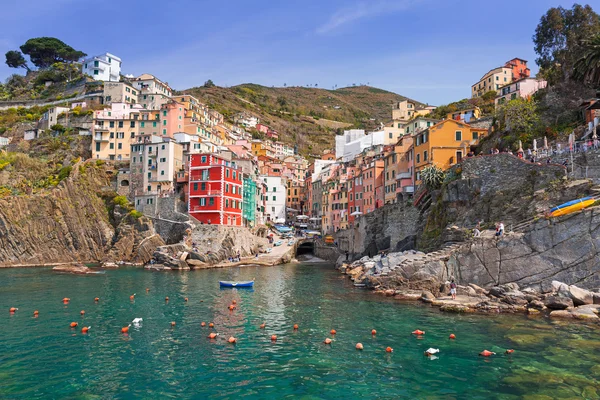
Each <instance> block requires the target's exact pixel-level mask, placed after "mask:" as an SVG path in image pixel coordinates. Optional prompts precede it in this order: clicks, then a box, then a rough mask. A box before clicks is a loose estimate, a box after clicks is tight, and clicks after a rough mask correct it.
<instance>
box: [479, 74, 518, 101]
mask: <svg viewBox="0 0 600 400" xmlns="http://www.w3.org/2000/svg"><path fill="white" fill-rule="evenodd" d="M512 74H513V70H512V68H508V67H497V68H494V69H492V70H490V71H488V72H487V73H486V74H485V75H483V76H482V77H481V79H480V80H479V81H478V82H477V83H475V84H474V85H473V86H471V97H481V96H483V95H484V94H486V93H487V92H490V91H496V90H498V89H500V87H501V86H504V85H506V84H508V83H511V82H512V81H513V75H512Z"/></svg>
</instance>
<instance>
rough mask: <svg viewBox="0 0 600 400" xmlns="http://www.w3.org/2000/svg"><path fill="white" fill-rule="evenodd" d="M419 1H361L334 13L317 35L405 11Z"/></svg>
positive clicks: (319, 28)
mask: <svg viewBox="0 0 600 400" xmlns="http://www.w3.org/2000/svg"><path fill="white" fill-rule="evenodd" d="M420 1H421V0H380V1H361V2H358V3H356V4H355V5H354V6H352V7H345V8H342V9H340V10H338V11H336V12H335V13H334V14H333V15H332V16H331V17H330V18H329V21H327V22H326V23H325V24H323V25H321V26H320V27H318V28H317V31H316V32H317V33H318V34H326V33H329V32H331V31H333V30H335V29H337V28H339V27H340V26H342V25H345V24H348V23H350V22H353V21H357V20H359V19H363V18H370V17H376V16H378V15H382V14H388V13H393V12H398V11H402V10H406V9H408V8H410V7H411V6H413V5H414V4H416V3H419V2H420Z"/></svg>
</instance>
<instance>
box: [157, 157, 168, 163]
mask: <svg viewBox="0 0 600 400" xmlns="http://www.w3.org/2000/svg"><path fill="white" fill-rule="evenodd" d="M158 161H160V162H167V159H166V158H164V157H163V158H161V159H160V160H158Z"/></svg>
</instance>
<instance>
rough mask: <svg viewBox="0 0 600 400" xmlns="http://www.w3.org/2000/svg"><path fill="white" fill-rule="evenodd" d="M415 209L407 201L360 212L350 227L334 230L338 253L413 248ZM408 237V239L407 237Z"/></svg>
mask: <svg viewBox="0 0 600 400" xmlns="http://www.w3.org/2000/svg"><path fill="white" fill-rule="evenodd" d="M419 221H420V214H419V210H418V209H417V208H415V207H413V206H412V204H411V203H396V204H387V205H385V206H383V207H381V208H379V209H377V210H375V211H374V212H372V213H368V214H365V215H362V216H360V217H359V218H358V219H357V220H356V222H355V223H354V227H352V228H350V229H346V230H343V231H339V232H337V233H336V234H335V238H336V241H337V242H338V246H339V249H340V250H341V252H342V253H345V252H346V251H348V252H349V253H350V254H351V255H352V257H353V258H360V257H361V256H362V255H371V256H372V255H375V254H377V253H378V252H379V251H381V250H388V249H391V250H396V249H399V246H400V247H402V249H410V248H414V238H415V236H416V235H417V233H418V231H419ZM411 238H412V239H411Z"/></svg>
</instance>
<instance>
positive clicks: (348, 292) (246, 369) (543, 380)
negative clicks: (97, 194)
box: [0, 264, 600, 399]
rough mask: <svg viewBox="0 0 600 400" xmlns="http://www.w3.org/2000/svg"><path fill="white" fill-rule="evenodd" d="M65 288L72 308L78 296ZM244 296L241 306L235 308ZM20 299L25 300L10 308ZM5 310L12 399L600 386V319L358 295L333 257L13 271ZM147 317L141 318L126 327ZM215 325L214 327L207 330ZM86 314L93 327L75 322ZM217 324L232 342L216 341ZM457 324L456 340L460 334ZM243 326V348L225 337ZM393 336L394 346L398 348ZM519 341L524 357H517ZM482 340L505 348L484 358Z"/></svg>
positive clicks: (497, 391)
mask: <svg viewBox="0 0 600 400" xmlns="http://www.w3.org/2000/svg"><path fill="white" fill-rule="evenodd" d="M253 277H255V278H256V285H255V289H254V290H253V291H249V290H231V289H227V290H221V289H219V285H218V281H219V280H223V279H227V280H229V279H235V280H245V279H251V278H253ZM146 288H149V289H150V291H149V292H148V293H146V290H145V289H146ZM133 293H136V296H135V300H134V301H130V300H129V296H130V295H131V294H133ZM166 296H168V297H169V298H170V301H169V302H168V303H167V302H165V297H166ZM63 297H69V298H70V299H71V302H70V303H69V304H68V305H64V304H63V303H62V302H61V299H62V298H63ZM94 297H100V301H99V302H98V303H95V302H94ZM185 297H188V298H189V301H188V302H187V303H186V302H185V301H184V298H185ZM234 299H235V300H236V301H237V307H238V308H237V309H236V310H235V311H233V312H230V311H229V310H228V309H227V306H228V305H229V304H231V302H232V300H234ZM10 307H18V308H19V310H18V311H17V312H16V313H15V314H14V315H10V314H9V308H10ZM0 310H1V311H0V398H2V399H30V398H56V399H95V398H98V399H105V398H106V399H110V398H120V399H136V398H139V399H168V398H197V399H222V398H225V399H233V398H238V397H247V398H257V399H258V398H267V399H269V398H304V399H319V398H322V399H354V398H364V399H367V398H419V399H421V398H423V399H426V398H431V399H438V398H439V399H512V398H514V399H520V398H531V399H550V398H598V396H599V395H600V328H599V327H598V326H586V325H579V324H572V323H571V324H569V323H564V322H563V323H558V322H551V321H548V320H545V319H544V318H534V319H528V318H527V317H524V316H508V317H507V316H491V317H490V316H479V315H456V314H443V313H440V312H439V311H438V310H437V309H435V308H431V307H428V306H424V305H407V304H405V303H398V302H397V301H394V300H391V299H388V298H384V297H381V296H377V295H374V294H372V293H369V292H367V291H362V290H359V289H354V288H353V287H352V286H351V285H350V282H349V281H348V279H347V278H346V277H344V276H341V275H339V274H338V273H337V272H336V271H334V270H333V268H332V267H331V266H329V265H326V264H312V265H311V264H300V265H285V266H280V267H273V268H265V267H260V268H254V267H247V268H235V269H220V270H204V271H192V272H184V273H157V272H148V271H143V270H140V269H135V268H121V269H119V270H110V271H107V272H106V273H105V274H103V275H93V276H90V275H88V276H75V275H59V274H55V273H53V272H52V271H51V270H50V269H46V268H43V269H4V270H0ZM34 310H39V317H38V318H34V317H33V311H34ZM81 310H85V315H84V316H83V317H82V316H81V315H80V311H81ZM136 317H140V318H143V324H142V327H141V328H139V329H138V328H134V327H133V326H132V327H131V330H130V333H129V334H128V335H123V334H121V333H120V330H121V327H123V326H126V325H127V324H128V323H130V322H131V321H132V320H133V319H134V318H136ZM171 321H175V322H176V326H175V328H171V326H170V323H171ZM202 321H205V322H206V323H207V324H208V323H209V322H214V324H215V329H212V330H211V329H209V328H208V327H205V328H202V327H201V326H200V323H201V322H202ZM71 322H78V323H79V327H78V328H77V329H75V330H72V329H71V328H70V327H69V324H70V323H71ZM262 322H266V324H267V326H266V329H264V330H262V329H259V325H260V324H261V323H262ZM295 323H297V324H299V330H298V331H294V330H293V325H294V324H295ZM88 325H90V326H91V327H92V328H91V329H90V332H89V334H87V335H84V334H82V333H81V332H80V329H81V327H82V326H88ZM331 329H336V330H337V332H338V333H337V335H336V336H335V337H334V342H333V344H332V345H330V346H327V345H325V344H323V343H322V341H323V340H324V339H325V338H327V337H332V336H331V335H330V334H329V331H330V330H331ZM371 329H376V330H377V335H376V336H372V335H371ZM415 329H421V330H424V331H425V332H426V334H425V335H424V336H423V338H422V339H418V338H416V337H415V336H413V335H411V332H412V331H413V330H415ZM211 331H214V332H218V333H219V334H220V336H219V337H218V340H215V341H211V340H209V339H207V335H208V333H209V332H211ZM450 333H455V334H456V336H457V339H456V340H449V339H448V335H449V334H450ZM272 334H275V335H277V336H278V340H277V342H275V343H272V342H271V340H270V337H271V335H272ZM232 335H233V336H235V337H237V338H238V343H237V344H236V345H231V344H229V343H227V342H226V340H225V339H227V338H228V337H229V336H232ZM357 342H361V343H363V345H364V350H363V351H357V350H356V349H355V344H356V343H357ZM387 346H391V347H393V349H394V352H393V353H391V354H390V353H386V352H385V348H386V347H387ZM429 347H434V348H439V349H440V353H439V354H438V358H437V359H434V360H432V359H429V358H427V357H425V356H424V355H423V352H424V350H426V349H428V348H429ZM507 348H512V349H514V350H515V352H514V353H513V354H512V355H511V356H507V355H505V354H504V353H503V352H504V350H505V349H507ZM483 349H488V350H492V351H496V352H497V353H498V354H497V355H496V356H495V357H492V358H490V359H484V358H482V357H479V356H478V353H479V352H480V351H482V350H483Z"/></svg>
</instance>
